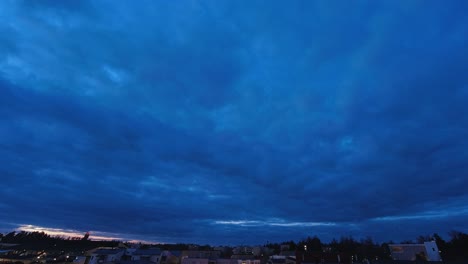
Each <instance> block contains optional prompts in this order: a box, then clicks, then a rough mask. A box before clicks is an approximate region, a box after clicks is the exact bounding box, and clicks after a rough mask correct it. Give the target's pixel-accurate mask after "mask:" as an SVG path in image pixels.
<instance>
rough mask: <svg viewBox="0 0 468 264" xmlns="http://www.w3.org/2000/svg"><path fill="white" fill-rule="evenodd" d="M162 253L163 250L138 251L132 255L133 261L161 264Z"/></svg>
mask: <svg viewBox="0 0 468 264" xmlns="http://www.w3.org/2000/svg"><path fill="white" fill-rule="evenodd" d="M161 253H162V252H161V249H159V248H150V249H137V250H136V251H135V252H133V254H132V260H133V261H135V260H146V261H149V262H152V263H157V264H159V263H160V260H161Z"/></svg>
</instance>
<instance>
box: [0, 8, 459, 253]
mask: <svg viewBox="0 0 468 264" xmlns="http://www.w3.org/2000/svg"><path fill="white" fill-rule="evenodd" d="M467 12H468V4H467V3H466V2H464V1H418V0H412V1H403V0H401V1H385V0H384V1H368V0H367V1H337V0H336V1H335V0H332V1H299V0H297V1H266V0H265V1H257V0H255V1H228V0H226V1H224V0H206V1H205V0H203V1H202V0H200V1H196V0H180V1H162V0H161V1H158V0H154V1H145V0H138V1H124V0H119V1H111V0H99V1H85V0H83V1H54V0H42V1H21V0H16V1H10V0H6V1H0V20H1V21H2V22H1V23H0V232H3V233H5V232H8V231H11V230H45V231H48V232H52V233H53V234H78V235H80V234H81V235H82V234H84V232H86V231H91V236H92V237H93V236H94V238H95V239H99V238H106V237H107V238H118V239H122V240H140V241H151V242H167V243H175V242H183V243H200V244H206V243H209V244H212V245H236V244H252V245H253V244H264V243H266V242H267V241H270V242H281V241H286V240H296V241H297V240H299V239H303V238H305V237H307V236H313V235H317V236H318V237H319V238H320V239H321V240H322V241H330V240H331V239H332V238H337V239H339V238H340V237H341V236H353V237H355V238H361V237H367V236H370V237H372V238H374V240H376V241H381V242H383V241H389V240H394V241H401V240H408V239H415V238H416V237H417V236H419V235H430V234H433V233H439V234H440V235H442V236H446V235H447V233H448V232H449V231H451V230H458V231H462V232H468V224H467V223H468V193H467V191H466V190H467V187H468V151H467V149H468V141H467V135H468V73H467V70H468V16H466V13H467Z"/></svg>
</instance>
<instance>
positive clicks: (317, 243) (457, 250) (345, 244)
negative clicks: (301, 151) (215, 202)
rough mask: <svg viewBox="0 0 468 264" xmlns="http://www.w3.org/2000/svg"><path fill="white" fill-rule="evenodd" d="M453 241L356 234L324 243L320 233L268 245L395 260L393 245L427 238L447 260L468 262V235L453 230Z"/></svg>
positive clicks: (417, 242) (434, 237)
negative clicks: (379, 238) (374, 237)
mask: <svg viewBox="0 0 468 264" xmlns="http://www.w3.org/2000/svg"><path fill="white" fill-rule="evenodd" d="M449 236H450V240H448V241H445V240H444V239H442V237H440V236H439V235H438V234H433V235H432V236H419V237H417V238H416V239H415V240H407V241H401V242H394V241H388V242H385V243H376V242H374V241H373V240H372V238H370V237H367V238H365V239H361V240H356V239H354V238H353V237H341V238H340V239H339V240H337V239H333V240H332V241H331V242H330V243H323V242H322V241H321V240H320V238H318V237H317V236H314V237H307V238H305V239H302V240H300V241H298V242H294V241H285V242H281V243H267V244H266V245H265V246H266V247H269V248H271V249H273V251H274V253H275V254H279V253H280V252H281V246H282V245H288V248H289V250H299V251H306V250H307V251H308V252H317V253H319V252H329V253H338V254H339V253H346V254H350V255H353V256H355V255H356V256H357V257H358V258H359V259H364V258H367V259H375V258H378V259H382V260H384V259H391V255H390V254H391V252H390V249H389V247H388V245H389V244H399V243H402V244H420V243H424V242H426V241H432V240H434V241H436V243H437V246H438V247H439V250H440V251H441V252H440V255H441V257H442V259H443V260H444V261H468V234H466V233H463V232H460V231H452V232H450V233H449Z"/></svg>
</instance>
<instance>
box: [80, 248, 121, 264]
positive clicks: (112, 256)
mask: <svg viewBox="0 0 468 264" xmlns="http://www.w3.org/2000/svg"><path fill="white" fill-rule="evenodd" d="M124 253H125V249H123V248H99V249H97V250H95V251H94V252H92V253H90V257H89V262H88V263H87V264H104V263H107V262H116V261H120V260H121V258H122V256H123V255H124Z"/></svg>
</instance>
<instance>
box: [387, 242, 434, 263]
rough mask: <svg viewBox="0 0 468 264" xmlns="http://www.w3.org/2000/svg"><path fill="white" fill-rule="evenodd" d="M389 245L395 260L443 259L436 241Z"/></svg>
mask: <svg viewBox="0 0 468 264" xmlns="http://www.w3.org/2000/svg"><path fill="white" fill-rule="evenodd" d="M388 247H389V248H390V252H391V254H392V258H393V259H394V260H411V261H414V260H423V261H442V258H441V257H440V252H439V248H438V247H437V244H436V242H435V241H428V242H424V244H390V245H388Z"/></svg>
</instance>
